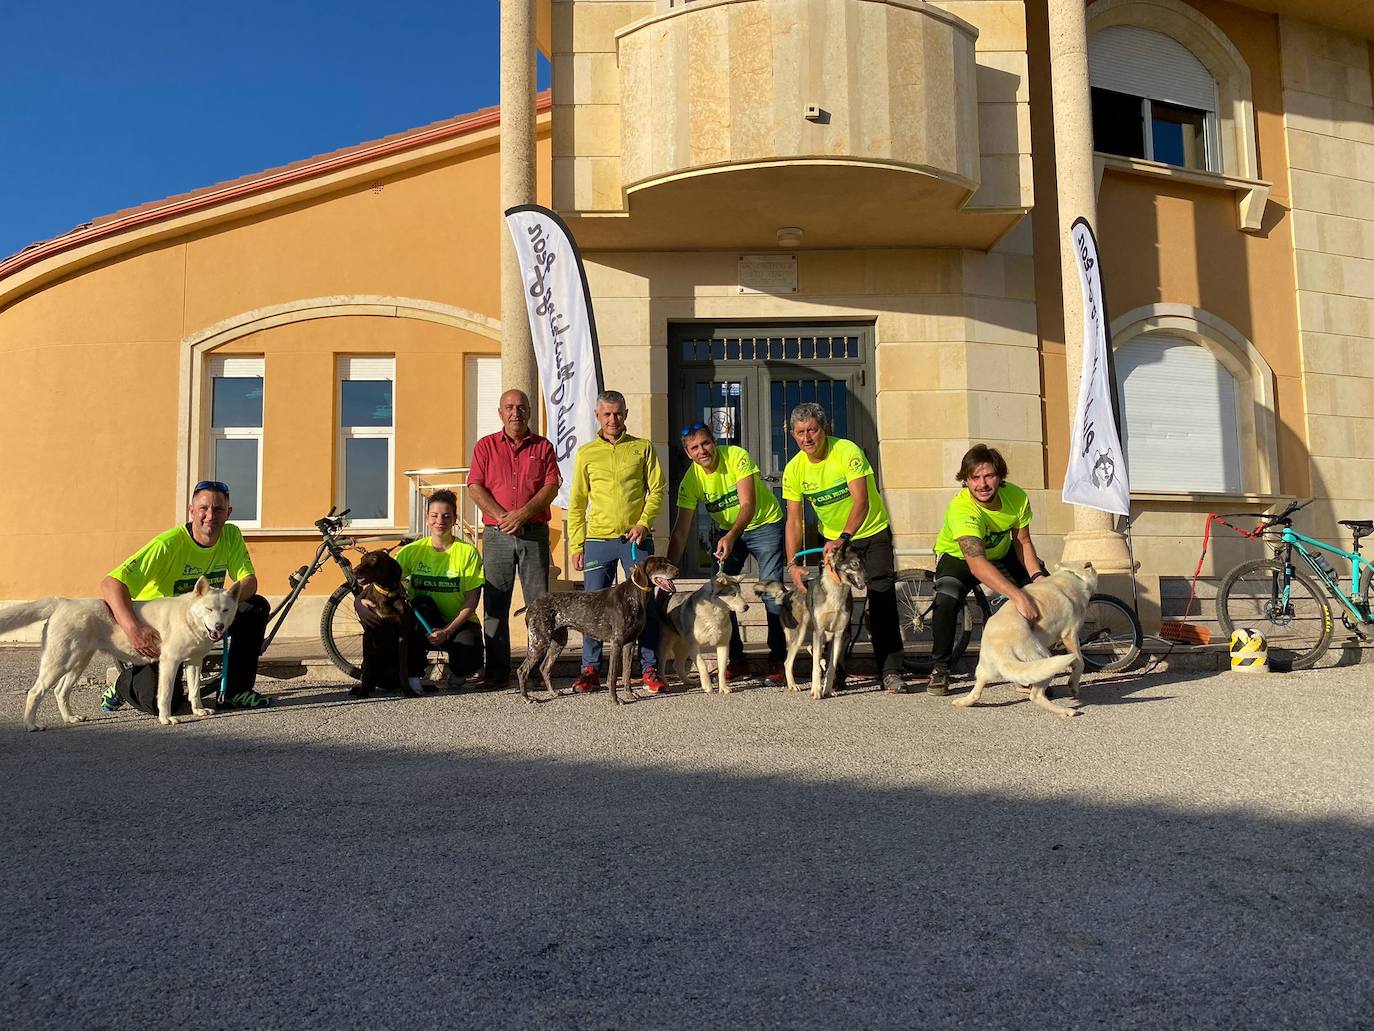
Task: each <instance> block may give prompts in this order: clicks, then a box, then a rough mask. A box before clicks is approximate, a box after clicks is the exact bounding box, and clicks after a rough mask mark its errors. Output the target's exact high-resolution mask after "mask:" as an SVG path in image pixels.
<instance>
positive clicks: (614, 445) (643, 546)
mask: <svg viewBox="0 0 1374 1031" xmlns="http://www.w3.org/2000/svg"><path fill="white" fill-rule="evenodd" d="M629 414H630V410H629V408H627V407H626V405H625V395H624V394H622V393H621V392H620V391H618V390H603V391H602V392H601V393H600V394H598V395H597V397H596V421H597V422H598V423H599V424H600V426H601V428H600V429H599V430H598V431H597V434H596V436H595V437H593V438H592V439H591V440H589V441H587V443H585V444H583V445H582V446H581V447H580V448H578V449H577V456H576V458H575V459H574V460H573V476H572V484H571V487H570V491H569V497H568V543H569V546H570V547H571V548H572V556H573V568H574V569H579V570H583V571H585V573H586V583H585V585H584V586H585V588H586V589H587V590H588V591H599V590H602V589H604V588H606V587H609V586H611V584H613V583H615V569H616V564H617V563H619V564H620V565H621V566H622V567H623V568H624V570H625V575H626V576H629V575H630V570H631V569H632V568H633V566H634V563H635V561H636V560H637V559H642V558H646V557H648V556H649V555H652V554H653V553H654V541H653V538H652V537H651V536H649V534H650V530H649V528H650V527H651V526H652V525H653V523H654V520H655V519H657V518H658V514H659V513H660V512H661V511H662V510H663V501H664V498H665V496H666V495H667V487H668V484H667V479H666V477H664V475H663V466H661V465H660V464H659V461H658V455H657V454H655V453H654V445H653V443H652V442H651V441H648V440H645V439H643V438H642V437H635V436H631V435H630V434H629V433H627V432H625V418H626V416H628V415H629ZM645 610H646V615H645V619H644V632H643V633H642V634H640V636H639V655H640V660H641V662H642V664H643V676H644V686H645V687H646V688H648V689H649V691H650V692H652V693H653V694H662V693H663V692H665V691H667V690H668V685H667V684H665V683H664V682H663V678H662V677H660V676H659V674H658V659H657V656H656V655H655V652H656V650H657V648H658V610H657V609H656V608H655V607H654V606H653V605H652V604H649V605H646V606H645ZM600 686H601V642H600V641H596V640H593V639H592V638H590V637H586V636H584V637H583V638H582V675H581V676H579V677H578V678H577V680H576V681H574V682H573V689H574V690H577V691H582V692H586V691H595V690H596V689H597V688H598V687H600Z"/></svg>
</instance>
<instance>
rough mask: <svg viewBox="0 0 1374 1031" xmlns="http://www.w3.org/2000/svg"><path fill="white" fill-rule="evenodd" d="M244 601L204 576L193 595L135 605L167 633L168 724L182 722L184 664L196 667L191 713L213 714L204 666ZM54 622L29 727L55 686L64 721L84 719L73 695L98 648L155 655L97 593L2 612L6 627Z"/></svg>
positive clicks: (163, 686) (162, 698)
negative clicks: (177, 708) (204, 698)
mask: <svg viewBox="0 0 1374 1031" xmlns="http://www.w3.org/2000/svg"><path fill="white" fill-rule="evenodd" d="M238 607H239V585H238V584H234V585H233V586H232V587H230V588H229V590H227V591H221V590H220V589H219V588H218V587H211V586H210V583H209V581H208V580H206V579H205V577H203V576H202V577H201V578H200V579H199V580H197V581H196V586H195V587H194V588H192V589H191V591H190V592H189V593H187V594H179V595H177V596H176V597H175V598H157V599H155V600H153V601H137V602H134V611H135V612H137V613H138V615H139V618H140V619H142V620H143V621H144V622H145V623H147V624H149V625H150V626H151V627H153V629H155V630H156V631H157V632H158V635H159V636H160V637H161V638H162V655H161V657H160V659H159V660H158V680H157V721H158V722H159V723H161V724H163V725H167V724H172V723H177V722H180V721H179V720H178V719H177V718H176V717H175V716H173V715H172V695H173V693H174V689H175V687H176V679H177V670H179V669H180V668H181V667H182V665H183V664H184V665H186V666H188V667H190V668H189V669H188V670H187V676H186V694H187V695H188V696H189V698H190V700H191V711H192V712H193V713H194V714H195V715H197V716H209V715H211V713H212V712H213V710H212V709H210V708H208V707H206V706H203V705H202V704H201V700H200V666H201V664H202V663H203V662H204V661H205V657H206V656H207V655H209V654H210V653H211V652H212V651H214V650H215V649H216V648H218V647H219V645H220V642H221V641H222V640H223V639H224V632H225V630H226V629H228V627H229V624H231V623H232V622H234V616H235V615H236V614H237V613H238ZM41 620H47V625H46V626H45V627H44V628H43V653H42V655H41V656H40V658H39V660H38V680H37V681H36V682H35V683H34V685H33V687H31V688H29V695H28V699H27V700H26V701H25V703H24V723H25V725H26V726H27V727H28V728H29V729H30V730H42V729H43V727H42V725H41V724H40V723H39V722H38V720H37V716H38V707H39V705H40V704H41V703H42V701H43V696H44V695H45V694H47V693H48V692H49V691H52V693H53V697H54V698H55V699H56V700H57V711H58V712H59V713H60V714H61V716H62V722H64V723H80V722H82V720H84V719H85V717H84V716H76V715H73V714H72V711H71V709H70V708H69V707H68V705H67V695H68V694H69V693H70V692H71V689H72V688H73V687H75V686H76V682H77V680H78V679H79V678H80V676H81V674H82V672H83V671H84V670H85V668H86V664H87V663H89V662H90V661H91V658H92V657H93V656H94V655H95V653H96V652H104V653H105V654H106V655H112V656H114V657H115V658H116V659H122V660H123V661H125V662H134V663H144V662H147V661H148V660H147V659H145V658H144V657H143V656H141V655H139V653H138V652H136V651H135V650H134V647H133V645H132V644H130V643H129V639H128V638H127V637H125V636H124V631H123V630H121V629H120V628H119V624H118V623H116V622H115V619H114V616H112V615H111V614H110V609H109V606H108V605H106V604H105V603H104V602H103V601H100V600H98V599H87V598H78V599H73V598H45V599H43V600H42V601H33V602H29V603H28V604H26V605H15V606H13V607H11V608H8V609H4V610H3V611H0V633H4V632H5V631H8V630H14V629H17V628H19V627H21V626H28V625H29V624H31V623H37V622H39V621H41Z"/></svg>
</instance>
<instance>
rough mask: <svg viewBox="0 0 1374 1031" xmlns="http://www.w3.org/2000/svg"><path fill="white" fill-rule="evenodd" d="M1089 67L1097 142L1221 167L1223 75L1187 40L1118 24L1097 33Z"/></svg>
mask: <svg viewBox="0 0 1374 1031" xmlns="http://www.w3.org/2000/svg"><path fill="white" fill-rule="evenodd" d="M1088 70H1089V78H1090V81H1091V83H1092V112H1093V146H1094V149H1096V150H1099V151H1101V152H1102V153H1104V154H1118V155H1120V156H1122V157H1130V158H1145V159H1146V160H1149V161H1162V162H1164V163H1165V164H1169V165H1180V166H1182V167H1184V168H1199V169H1203V170H1206V171H1211V172H1220V171H1221V169H1222V163H1221V146H1220V140H1219V138H1218V135H1217V106H1218V104H1217V82H1216V80H1215V79H1214V78H1212V76H1211V74H1210V73H1209V72H1208V71H1207V68H1206V67H1205V66H1204V65H1203V63H1202V62H1201V61H1199V60H1198V59H1197V57H1196V56H1194V54H1193V52H1192V51H1191V50H1189V49H1188V48H1187V47H1185V46H1184V45H1183V44H1182V43H1180V42H1178V41H1177V40H1176V39H1173V38H1172V37H1170V36H1166V35H1165V34H1164V33H1162V32H1156V31H1154V30H1153V29H1147V28H1142V27H1140V26H1137V25H1114V26H1111V27H1109V28H1105V29H1102V30H1101V31H1099V32H1095V33H1093V35H1092V37H1091V38H1090V40H1089V42H1088Z"/></svg>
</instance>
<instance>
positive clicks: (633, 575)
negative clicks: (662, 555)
mask: <svg viewBox="0 0 1374 1031" xmlns="http://www.w3.org/2000/svg"><path fill="white" fill-rule="evenodd" d="M639 570H640V567H639V566H635V567H634V568H633V569H631V570H630V583H632V584H634V585H635V586H636V587H639V589H640V590H641V591H643V592H644V593H645V594H648V593H649V588H648V587H640V584H639V579H638V577H639Z"/></svg>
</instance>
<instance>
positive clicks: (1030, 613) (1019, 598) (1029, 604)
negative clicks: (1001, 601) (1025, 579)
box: [1011, 591, 1040, 623]
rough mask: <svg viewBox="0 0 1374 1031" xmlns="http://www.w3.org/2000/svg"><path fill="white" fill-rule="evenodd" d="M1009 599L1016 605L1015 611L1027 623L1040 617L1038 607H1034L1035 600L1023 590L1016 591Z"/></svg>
mask: <svg viewBox="0 0 1374 1031" xmlns="http://www.w3.org/2000/svg"><path fill="white" fill-rule="evenodd" d="M1011 601H1012V604H1013V605H1015V606H1016V611H1017V612H1019V613H1021V615H1022V616H1024V617H1025V619H1026V622H1027V623H1034V622H1035V621H1036V620H1038V619H1039V618H1040V609H1039V608H1037V607H1036V604H1035V600H1034V599H1033V598H1032V597H1031V596H1030V595H1029V594H1027V593H1026V592H1025V591H1017V592H1016V595H1015V597H1013V598H1012V599H1011Z"/></svg>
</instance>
